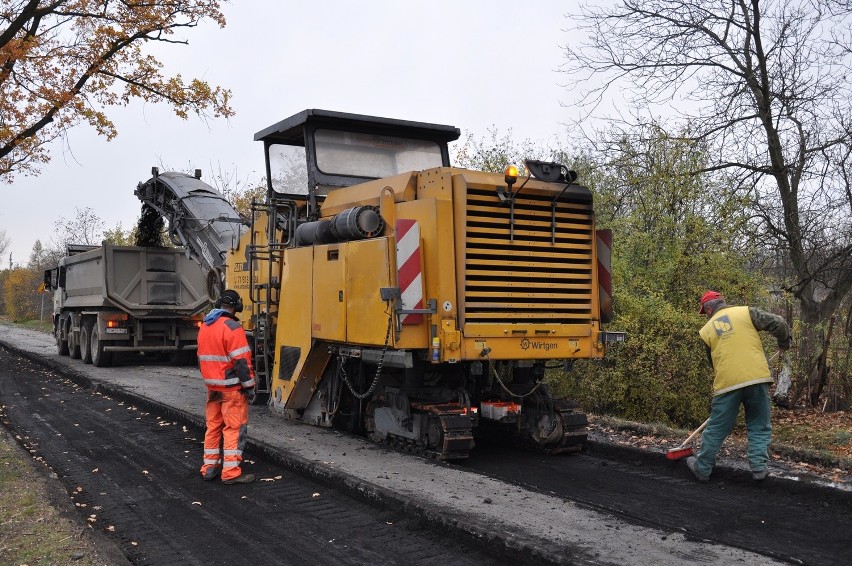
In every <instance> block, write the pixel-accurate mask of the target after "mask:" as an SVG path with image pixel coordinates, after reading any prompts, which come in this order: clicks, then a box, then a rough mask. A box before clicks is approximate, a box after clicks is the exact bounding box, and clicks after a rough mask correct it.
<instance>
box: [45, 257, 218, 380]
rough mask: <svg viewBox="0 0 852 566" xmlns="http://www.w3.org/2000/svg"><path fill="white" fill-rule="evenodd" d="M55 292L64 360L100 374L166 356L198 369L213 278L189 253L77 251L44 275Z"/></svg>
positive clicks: (58, 336) (47, 286) (55, 322)
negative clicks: (135, 357) (123, 360)
mask: <svg viewBox="0 0 852 566" xmlns="http://www.w3.org/2000/svg"><path fill="white" fill-rule="evenodd" d="M44 284H45V289H46V290H52V291H53V325H54V326H53V334H54V336H55V338H56V346H57V352H58V353H59V354H60V355H70V356H71V357H72V358H75V359H82V360H83V362H84V363H91V364H94V365H95V366H98V367H103V366H108V365H110V364H111V363H112V362H113V359H114V355H115V354H116V353H119V352H162V353H167V354H169V355H170V357H171V358H172V360H173V361H174V362H176V363H191V362H192V361H194V359H195V351H196V349H197V341H196V337H197V335H198V328H199V327H200V325H201V319H202V316H203V313H204V311H205V310H206V309H209V308H210V304H211V297H210V296H209V294H208V291H207V272H206V271H205V269H204V268H203V267H202V266H201V265H200V264H199V263H198V262H196V261H194V260H192V259H190V258H189V257H187V254H186V250H183V249H178V248H153V247H137V246H119V245H114V244H109V243H106V242H104V243H103V244H102V245H101V246H87V245H85V246H84V245H69V246H67V254H66V256H65V257H63V258H62V259H60V260H59V264H58V265H57V266H56V267H54V268H53V269H48V270H46V271H45V272H44Z"/></svg>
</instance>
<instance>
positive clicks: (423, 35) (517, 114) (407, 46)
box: [0, 0, 577, 268]
mask: <svg viewBox="0 0 852 566" xmlns="http://www.w3.org/2000/svg"><path fill="white" fill-rule="evenodd" d="M576 9H577V2H576V1H575V0H567V1H566V0H562V1H559V0H534V1H530V2H519V1H517V0H512V1H510V0H423V1H421V0H408V1H375V0H366V1H362V2H354V1H343V0H313V1H303V0H298V1H290V2H286V3H285V2H281V1H280V0H251V1H239V0H234V2H233V3H230V4H225V5H224V7H223V10H224V13H225V16H226V18H227V21H228V24H227V26H226V27H225V28H224V29H219V28H218V27H216V26H214V25H211V24H209V23H208V24H206V25H202V26H201V27H199V28H196V29H194V30H191V31H189V32H188V33H187V34H186V38H187V39H188V40H189V45H176V46H170V47H168V48H167V49H161V50H160V51H159V52H160V53H161V54H162V56H161V58H162V60H164V61H165V62H166V63H167V65H168V67H169V69H170V70H171V71H173V72H180V73H181V74H182V75H183V76H184V77H185V78H190V77H201V78H203V79H205V80H207V81H209V82H211V83H213V84H218V85H221V86H223V87H225V88H229V89H231V91H232V93H233V107H234V109H235V110H236V113H237V114H236V116H235V117H233V118H231V119H230V120H213V121H210V122H208V123H207V124H205V123H203V122H201V121H200V120H199V119H197V118H195V117H192V118H190V119H189V120H187V121H184V120H181V119H179V118H177V117H175V116H174V114H173V113H172V112H171V110H170V109H169V108H167V107H166V106H161V105H151V104H142V103H134V104H132V105H131V106H129V107H127V108H118V109H114V110H112V111H110V112H111V116H112V117H113V119H114V120H115V123H116V126H117V128H118V131H119V134H118V137H117V138H115V139H114V140H113V141H110V142H108V141H106V140H105V139H104V138H101V137H98V136H97V135H96V134H95V133H94V132H93V131H92V130H91V129H90V128H88V127H86V126H83V127H78V128H76V129H74V130H72V131H71V132H70V135H69V139H68V142H69V145H70V148H63V147H61V146H59V145H57V146H56V147H54V150H53V160H52V162H51V163H50V164H49V165H48V166H47V167H46V168H45V169H44V170H43V173H42V174H41V175H40V176H38V177H34V178H32V177H18V178H17V179H16V180H15V182H14V183H13V184H12V185H0V191H2V197H3V198H2V200H0V230H5V231H6V235H7V237H8V238H9V239H10V240H11V245H10V247H9V249H7V250H6V253H5V254H4V256H5V257H3V258H0V261H2V266H3V268H6V267H8V266H9V254H10V252H11V254H12V260H13V262H14V263H15V264H16V265H17V264H21V265H23V264H25V263H26V262H27V260H28V258H29V255H30V252H31V250H32V247H33V244H34V243H35V241H36V240H37V239H41V240H42V242H43V243H44V244H45V245H47V244H49V242H50V241H51V238H52V236H53V234H54V225H55V223H56V221H57V220H58V219H59V218H60V217H65V218H67V219H72V218H74V216H75V207H77V208H85V207H89V208H91V209H92V210H93V211H94V212H95V214H97V215H98V216H99V217H100V218H101V219H102V220H103V221H104V223H105V228H113V227H115V225H116V224H118V223H119V222H121V225H122V227H123V228H124V229H125V230H126V229H129V228H131V227H132V226H133V225H134V224H135V222H136V219H137V218H138V215H139V210H140V206H141V204H140V202H139V201H138V199H137V198H136V197H135V196H134V195H133V190H134V189H135V187H136V184H137V183H138V182H140V181H144V180H147V179H148V178H149V177H150V170H151V167H152V166H154V165H160V164H164V165H166V166H168V167H169V168H171V169H177V170H188V169H190V168H193V169H194V168H200V169H202V171H203V175H204V177H203V178H204V179H206V180H207V181H208V182H209V181H210V177H211V175H212V173H213V170H214V169H218V168H220V167H221V168H222V169H224V170H228V171H231V172H233V171H234V170H236V172H237V174H238V175H239V176H240V177H241V178H248V177H250V178H252V179H253V180H255V181H257V180H259V179H260V178H261V175H262V170H263V151H262V147H261V144H260V142H255V141H253V136H254V134H255V132H257V131H259V130H261V129H263V128H265V127H266V126H268V125H271V124H273V123H275V122H278V121H280V120H282V119H284V118H286V117H288V116H290V115H292V114H295V113H297V112H299V111H301V110H304V109H306V108H323V109H326V110H335V111H341V112H352V113H358V114H369V115H375V116H385V117H389V118H399V119H406V120H416V121H424V122H433V123H438V124H450V125H453V126H456V127H458V128H460V129H461V130H462V136H465V135H466V134H467V133H468V132H470V133H473V134H474V136H476V137H477V138H480V137H485V136H486V135H487V133H488V129H489V128H490V127H492V126H494V127H496V128H497V129H498V130H499V131H500V132H501V133H503V134H505V133H506V132H507V131H508V130H510V129H511V131H512V133H513V136H514V137H515V138H516V139H517V141H518V142H520V141H523V140H524V139H530V140H532V141H534V142H543V143H547V142H550V141H554V140H556V139H565V138H566V132H565V127H564V126H562V125H561V124H564V123H566V122H568V121H569V120H570V119H571V118H572V117H573V116H574V113H575V111H574V110H572V109H571V108H566V107H564V106H563V104H564V103H569V102H571V100H570V97H571V96H573V95H572V93H570V92H568V91H566V90H565V89H564V88H563V87H562V86H560V85H562V84H564V83H565V82H566V80H567V79H568V77H566V76H565V75H564V74H562V73H559V72H557V71H558V68H559V65H560V64H561V63H562V61H563V50H562V46H564V45H566V44H567V43H568V42H570V41H572V38H571V36H570V35H569V34H568V33H567V31H566V30H567V29H568V28H569V27H570V26H571V20H570V16H571V14H572V13H573V12H575V11H576Z"/></svg>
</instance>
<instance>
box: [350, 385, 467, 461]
mask: <svg viewBox="0 0 852 566" xmlns="http://www.w3.org/2000/svg"><path fill="white" fill-rule="evenodd" d="M477 421H478V415H477V413H476V410H475V408H472V407H470V404H469V403H468V404H462V403H457V402H445V403H419V402H414V403H411V402H409V400H408V397H407V395H405V393H403V392H400V391H398V390H393V389H389V390H386V391H383V392H382V393H381V394H380V395H378V396H376V397H375V398H374V399H373V400H372V401H370V403H369V404H368V405H367V414H366V418H365V420H364V427H365V429H366V432H367V437H368V438H370V440H372V441H373V442H377V443H379V444H386V445H389V446H391V447H393V448H395V449H397V450H399V451H402V452H408V453H413V454H420V455H423V456H427V457H429V458H434V459H436V460H463V459H465V458H467V457H468V456H469V455H470V451H471V450H472V449H473V447H474V438H473V429H474V427H475V426H476V424H477Z"/></svg>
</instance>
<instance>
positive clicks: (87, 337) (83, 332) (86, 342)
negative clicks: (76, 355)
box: [80, 320, 95, 364]
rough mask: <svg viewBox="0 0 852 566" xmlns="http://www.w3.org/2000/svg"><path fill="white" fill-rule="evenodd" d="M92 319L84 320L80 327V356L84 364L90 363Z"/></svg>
mask: <svg viewBox="0 0 852 566" xmlns="http://www.w3.org/2000/svg"><path fill="white" fill-rule="evenodd" d="M94 324H95V323H94V321H91V320H86V321H84V322H83V328H81V329H80V358H81V359H82V360H83V363H84V364H90V363H92V345H91V342H92V327H93V326H94Z"/></svg>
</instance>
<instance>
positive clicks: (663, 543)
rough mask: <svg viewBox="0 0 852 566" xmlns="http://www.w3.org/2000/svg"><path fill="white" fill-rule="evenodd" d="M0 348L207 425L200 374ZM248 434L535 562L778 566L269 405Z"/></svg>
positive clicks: (40, 344) (46, 345) (7, 338)
mask: <svg viewBox="0 0 852 566" xmlns="http://www.w3.org/2000/svg"><path fill="white" fill-rule="evenodd" d="M0 344H3V345H5V346H7V347H9V348H10V349H12V350H14V351H16V352H17V353H20V354H21V355H24V356H27V357H28V358H31V359H34V360H36V361H38V362H41V363H45V364H47V365H48V366H50V367H52V368H53V369H56V370H58V371H61V372H63V373H69V372H73V374H74V375H75V376H76V377H77V378H78V379H81V380H83V381H84V382H86V383H91V384H92V386H94V387H98V388H101V390H103V391H105V392H107V393H109V394H110V395H111V396H115V397H122V398H125V399H126V400H128V401H132V402H134V403H137V404H146V403H147V404H149V405H150V406H152V407H155V408H156V411H157V412H158V413H159V412H161V413H165V414H166V415H169V416H173V418H175V419H179V420H183V421H187V422H189V423H191V424H193V425H194V426H196V427H203V426H204V417H203V405H204V401H203V400H204V386H203V383H202V381H201V379H200V378H199V376H198V371H197V369H195V368H180V367H174V368H173V367H164V366H154V365H152V366H150V367H149V366H122V367H118V368H95V367H93V366H90V365H86V366H84V365H83V364H82V362H81V361H80V360H71V359H70V358H67V357H61V356H58V355H57V354H56V347H55V344H54V342H53V339H52V337H51V336H50V335H47V334H44V333H40V332H36V331H32V330H27V329H23V328H18V327H13V326H7V325H0ZM249 437H250V444H251V447H252V449H253V450H256V451H258V452H261V453H263V454H264V455H265V456H266V457H268V458H270V459H273V460H274V461H276V462H278V463H280V464H282V465H284V466H287V467H288V468H290V469H292V470H294V471H296V472H298V473H301V474H305V475H308V476H310V477H312V478H315V479H319V480H321V481H324V482H327V483H328V484H330V485H333V486H335V487H337V488H340V489H344V490H345V491H346V492H347V493H348V494H350V495H352V496H355V497H357V498H359V499H362V500H367V501H370V502H374V503H378V504H380V505H383V506H386V507H390V508H394V509H404V510H405V511H406V512H407V513H410V514H413V515H415V516H418V517H420V518H423V519H425V520H427V521H429V522H430V523H431V524H433V525H436V526H439V527H441V528H444V529H447V530H448V531H452V532H460V533H464V534H465V535H467V536H469V537H472V538H473V539H474V540H477V541H479V542H481V543H484V544H487V545H492V546H495V545H496V546H499V547H501V548H502V549H504V551H505V552H508V553H509V554H510V555H513V556H516V557H517V556H524V557H526V558H527V559H528V560H530V561H534V562H538V563H551V564H566V563H571V564H649V563H653V564H659V565H669V564H670V565H673V566H674V565H678V564H682V563H683V562H684V561H685V560H688V559H689V558H690V557H694V558H698V557H700V558H701V562H702V563H703V564H731V563H735V562H739V563H743V564H754V565H763V564H778V562H776V561H774V560H772V559H771V558H769V557H766V556H763V555H760V554H755V553H751V552H748V551H744V550H741V549H737V548H733V547H727V546H723V545H718V544H712V543H706V542H701V541H694V540H688V539H686V537H685V536H684V535H683V534H682V533H677V532H671V531H663V530H659V529H654V528H649V527H643V526H637V525H634V524H631V523H628V522H626V521H623V520H621V519H619V518H617V517H614V516H612V515H608V514H605V513H601V512H598V511H595V510H592V509H589V508H587V507H585V506H582V505H579V504H575V503H573V502H570V501H564V500H562V499H559V498H556V497H551V496H548V495H546V494H542V493H538V492H535V491H533V490H527V489H524V488H521V487H518V486H515V485H512V484H509V483H506V482H502V481H499V480H495V479H493V478H488V477H484V476H481V475H479V474H476V473H472V472H468V471H465V470H460V469H457V468H452V467H447V466H443V465H439V464H435V463H432V462H429V461H424V460H423V459H421V458H417V457H413V456H410V455H405V454H398V453H395V452H390V451H388V450H386V449H384V448H382V447H380V446H376V445H374V444H371V443H369V442H368V441H366V440H363V439H359V438H354V437H350V436H344V435H342V434H340V433H337V432H335V431H330V430H326V429H319V428H315V427H310V426H308V425H304V424H300V423H295V422H292V421H288V420H286V419H283V418H282V417H279V416H276V415H273V414H271V412H270V411H267V410H266V409H265V408H263V407H257V408H253V409H252V414H251V417H250V422H249ZM199 457H200V456H199ZM486 500H487V501H490V503H486Z"/></svg>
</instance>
